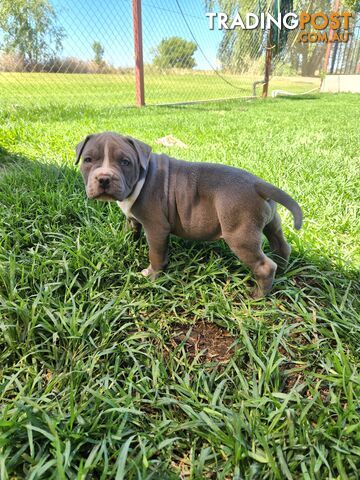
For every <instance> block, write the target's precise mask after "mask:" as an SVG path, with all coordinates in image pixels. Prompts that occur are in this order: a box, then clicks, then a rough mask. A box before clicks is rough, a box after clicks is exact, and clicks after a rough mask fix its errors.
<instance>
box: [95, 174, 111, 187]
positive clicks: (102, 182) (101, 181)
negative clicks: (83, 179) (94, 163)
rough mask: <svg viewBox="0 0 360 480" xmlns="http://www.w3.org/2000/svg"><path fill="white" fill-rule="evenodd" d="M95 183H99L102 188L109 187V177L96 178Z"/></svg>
mask: <svg viewBox="0 0 360 480" xmlns="http://www.w3.org/2000/svg"><path fill="white" fill-rule="evenodd" d="M97 181H98V182H99V184H100V186H101V187H102V188H107V187H108V186H109V185H110V176H109V175H101V176H98V178H97Z"/></svg>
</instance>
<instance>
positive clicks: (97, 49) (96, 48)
mask: <svg viewBox="0 0 360 480" xmlns="http://www.w3.org/2000/svg"><path fill="white" fill-rule="evenodd" d="M91 48H92V49H93V52H94V62H95V63H96V64H97V65H99V66H102V65H104V64H105V62H104V59H103V57H104V53H105V49H104V47H103V46H102V45H101V43H100V42H97V41H94V43H93V44H92V46H91Z"/></svg>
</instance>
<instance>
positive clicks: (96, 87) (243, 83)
mask: <svg viewBox="0 0 360 480" xmlns="http://www.w3.org/2000/svg"><path fill="white" fill-rule="evenodd" d="M222 77H223V78H220V77H218V76H217V75H216V74H215V73H214V72H200V71H199V72H194V73H192V74H190V73H186V74H182V75H179V74H170V73H169V74H167V75H159V74H156V73H154V72H151V71H150V72H148V71H146V72H145V96H146V103H147V104H163V103H170V102H184V101H193V100H209V99H223V98H235V97H245V96H251V95H252V94H253V82H254V81H256V80H261V79H262V78H261V77H257V76H254V75H252V76H245V75H230V74H222ZM134 78H135V77H134V75H130V74H122V75H120V74H119V75H99V74H97V75H96V74H94V75H91V74H63V73H19V72H11V73H10V72H6V73H5V72H0V92H1V95H0V102H4V101H5V102H6V103H8V104H9V103H10V104H14V103H16V104H22V105H23V104H27V105H34V104H36V105H42V106H47V105H49V103H51V104H53V105H68V104H69V99H70V100H71V103H72V104H73V105H74V104H82V103H84V101H86V104H87V105H92V106H96V107H102V108H103V107H112V106H119V105H134V102H135V79H134ZM224 79H225V80H224ZM319 86H320V79H319V78H306V77H305V78H304V77H274V78H273V79H272V80H271V85H270V91H271V90H272V89H274V90H276V89H282V90H289V91H290V92H295V93H302V92H306V91H308V90H311V89H313V88H317V87H319ZM261 91H262V86H261V85H259V86H258V87H257V95H259V96H261ZM85 99H86V100H85Z"/></svg>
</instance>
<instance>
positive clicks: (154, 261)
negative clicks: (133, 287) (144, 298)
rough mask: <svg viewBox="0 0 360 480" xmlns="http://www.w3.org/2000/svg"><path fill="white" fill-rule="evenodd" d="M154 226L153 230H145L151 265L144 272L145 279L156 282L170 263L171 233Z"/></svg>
mask: <svg viewBox="0 0 360 480" xmlns="http://www.w3.org/2000/svg"><path fill="white" fill-rule="evenodd" d="M156 227H157V228H158V229H155V228H154V226H153V227H152V228H151V229H148V228H145V235H146V238H147V241H148V244H149V258H150V265H149V266H148V267H147V268H145V269H144V270H142V272H141V273H142V274H143V275H144V276H145V277H149V278H150V279H151V280H155V279H156V278H157V277H158V276H159V274H160V272H161V271H162V270H164V268H165V267H166V265H167V263H168V243H169V231H168V230H165V229H163V228H161V227H158V226H156Z"/></svg>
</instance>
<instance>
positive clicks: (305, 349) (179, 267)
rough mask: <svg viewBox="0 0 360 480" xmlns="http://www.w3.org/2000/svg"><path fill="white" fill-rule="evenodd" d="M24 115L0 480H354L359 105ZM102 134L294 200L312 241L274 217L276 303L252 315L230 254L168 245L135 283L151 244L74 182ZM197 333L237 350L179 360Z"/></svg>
mask: <svg viewBox="0 0 360 480" xmlns="http://www.w3.org/2000/svg"><path fill="white" fill-rule="evenodd" d="M83 99H84V101H85V102H86V98H85V97H83ZM20 100H21V99H20ZM20 100H19V101H17V103H16V104H15V105H14V104H12V102H11V99H9V98H7V99H4V102H3V107H2V109H1V112H0V117H1V120H0V146H1V150H0V205H1V215H0V317H1V322H0V327H1V328H0V368H1V371H0V408H1V413H0V415H1V416H0V432H1V436H0V478H1V479H2V480H6V479H21V478H28V479H67V478H68V479H75V478H76V479H110V478H111V479H113V478H116V479H117V480H120V479H124V480H131V479H150V478H151V479H156V480H157V479H161V480H165V479H186V480H188V479H192V480H201V479H208V478H211V479H224V480H225V479H262V480H263V479H284V478H286V479H300V478H301V479H308V480H312V479H319V480H323V479H328V478H329V479H331V478H334V479H335V478H337V479H356V478H359V471H360V420H359V418H360V417H359V413H360V402H359V399H360V377H359V371H358V366H359V359H360V350H359V345H360V322H359V304H358V301H359V290H360V285H359V276H358V268H359V263H360V255H359V244H360V241H359V240H360V235H359V216H358V214H359V212H358V207H359V200H360V199H359V192H360V181H359V169H360V161H359V160H360V159H359V152H360V144H359V135H358V133H359V131H358V121H359V117H360V98H359V96H356V95H351V94H343V95H332V96H331V95H321V96H320V95H313V96H303V97H294V98H288V99H286V98H276V99H273V100H272V99H269V100H267V101H261V100H251V101H244V100H241V101H239V100H238V101H234V100H233V101H228V102H222V103H221V102H219V103H210V104H205V105H204V104H203V105H191V106H177V107H175V106H173V107H147V108H145V109H141V110H139V109H136V108H128V109H124V108H122V107H121V106H119V105H115V106H114V105H110V104H108V103H107V102H106V101H105V102H104V105H101V104H100V102H97V103H94V104H91V102H90V104H89V105H84V104H81V103H79V102H78V101H77V102H73V104H69V103H68V104H65V102H64V103H62V102H58V104H57V105H56V106H54V105H53V106H51V105H47V104H46V102H45V101H41V102H35V101H34V102H33V104H32V105H31V104H28V103H24V104H23V103H21V101H20ZM103 130H114V131H118V132H122V133H125V134H130V135H132V136H134V137H137V138H140V139H142V140H143V141H145V142H148V143H149V144H151V145H152V146H153V148H154V150H155V151H160V150H163V151H166V152H167V153H170V154H171V155H173V156H175V157H182V158H185V159H187V160H200V161H211V162H221V163H226V164H229V165H233V166H239V167H242V168H245V169H247V170H250V171H252V172H253V173H255V174H257V175H259V176H261V177H263V178H264V179H266V180H268V181H270V182H273V183H274V184H276V185H278V186H280V187H282V188H284V189H285V190H287V191H288V192H289V193H290V194H291V195H292V196H294V198H296V199H297V200H298V202H299V203H300V204H301V205H302V207H303V210H304V218H305V221H304V226H303V228H302V230H300V231H299V232H297V231H294V230H293V228H292V218H291V216H290V214H289V212H287V211H286V210H285V209H281V215H282V218H283V223H284V230H285V233H286V236H287V238H288V240H289V242H290V243H291V245H292V248H293V252H292V256H291V261H290V264H289V267H288V269H287V271H286V272H285V273H284V274H282V275H279V276H278V277H277V279H276V282H275V285H274V288H273V292H272V294H271V295H270V296H269V297H267V298H266V299H263V300H260V301H253V300H252V299H251V297H250V288H251V275H250V274H249V272H248V270H247V269H246V268H245V267H244V266H243V265H241V264H240V263H239V261H238V260H237V259H236V258H235V257H234V256H233V254H232V253H231V252H230V251H229V249H228V248H227V246H226V245H225V244H223V243H222V242H216V243H213V244H206V243H192V242H188V241H184V240H181V239H177V238H173V239H172V241H171V253H170V264H169V268H168V270H167V272H166V273H165V274H164V275H163V276H162V277H161V278H159V279H158V280H157V281H155V282H154V283H151V282H149V281H148V280H147V279H146V278H143V277H142V276H141V275H139V273H138V272H139V270H141V269H142V268H144V267H145V266H146V265H147V245H146V242H145V239H144V238H142V239H140V241H139V242H138V243H136V242H134V241H133V240H132V238H131V234H130V233H129V232H128V231H127V229H126V226H125V222H124V218H123V216H122V213H121V211H120V209H118V208H117V206H116V205H114V204H105V203H100V202H99V203H96V202H90V201H88V200H87V199H86V196H85V190H84V186H83V183H82V179H81V178H80V176H79V172H78V169H77V168H76V167H75V166H74V164H73V162H74V146H75V145H76V144H77V143H78V142H79V141H80V140H81V139H82V138H83V137H84V136H85V135H86V134H88V133H90V132H96V131H103ZM166 134H172V135H175V136H176V137H178V138H179V139H180V140H182V141H183V142H185V143H186V144H187V145H188V148H187V149H183V150H181V149H179V148H176V147H175V148H173V149H169V148H165V147H161V146H160V145H157V144H156V139H157V138H159V137H162V136H164V135H166ZM264 248H265V251H267V245H266V244H265V245H264ZM200 324H202V325H205V329H204V331H205V337H203V338H202V343H201V345H202V346H203V345H205V346H206V342H207V341H209V345H210V340H213V338H210V337H214V336H217V335H218V336H219V339H221V338H222V336H223V337H224V338H225V337H226V338H227V339H228V340H229V339H230V343H232V344H233V347H232V348H231V350H229V352H227V354H226V355H225V359H222V361H221V362H220V361H218V358H217V357H216V355H215V356H214V357H211V355H209V352H204V351H202V350H201V348H196V347H197V345H195V346H194V344H191V342H190V339H191V338H193V337H192V335H193V332H194V330H195V329H196V328H198V327H197V326H198V325H200ZM215 328H216V329H215ZM214 329H215V330H214ZM206 331H208V332H209V334H208V336H209V338H207V337H206ZM179 332H181V333H180V334H179ZM214 332H216V333H214ZM209 348H210V347H209ZM210 353H211V352H210Z"/></svg>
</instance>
